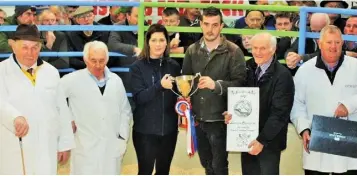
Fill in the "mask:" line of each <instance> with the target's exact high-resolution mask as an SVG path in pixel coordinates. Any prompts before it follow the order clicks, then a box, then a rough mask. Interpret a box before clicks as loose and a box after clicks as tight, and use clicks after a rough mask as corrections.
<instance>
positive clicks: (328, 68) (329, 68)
mask: <svg viewBox="0 0 357 176" xmlns="http://www.w3.org/2000/svg"><path fill="white" fill-rule="evenodd" d="M321 59H322V62H323V63H324V64H325V66H326V68H327V70H328V71H330V72H333V71H334V70H335V69H336V68H337V65H338V63H339V62H340V60H339V61H337V62H336V63H335V64H334V65H333V66H330V65H329V64H328V63H326V61H325V59H324V58H323V57H322V56H321Z"/></svg>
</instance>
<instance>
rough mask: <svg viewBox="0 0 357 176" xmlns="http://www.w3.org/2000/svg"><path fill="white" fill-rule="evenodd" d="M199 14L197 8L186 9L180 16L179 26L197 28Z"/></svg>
mask: <svg viewBox="0 0 357 176" xmlns="http://www.w3.org/2000/svg"><path fill="white" fill-rule="evenodd" d="M200 16H201V12H200V10H199V9H198V8H186V10H185V12H184V13H183V15H182V16H180V26H199V22H200Z"/></svg>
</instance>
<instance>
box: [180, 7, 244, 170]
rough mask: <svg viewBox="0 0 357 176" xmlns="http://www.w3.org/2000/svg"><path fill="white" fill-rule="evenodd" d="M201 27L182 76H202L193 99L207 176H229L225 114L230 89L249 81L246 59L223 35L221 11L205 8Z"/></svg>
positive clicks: (197, 130) (203, 164)
mask: <svg viewBox="0 0 357 176" xmlns="http://www.w3.org/2000/svg"><path fill="white" fill-rule="evenodd" d="M200 25H201V28H202V32H203V37H202V38H201V40H200V41H197V42H196V43H194V44H192V45H191V46H190V47H189V48H188V49H187V51H186V55H185V58H184V61H183V67H182V74H183V75H196V74H197V73H201V75H202V76H201V78H200V79H199V81H198V85H197V84H195V85H196V86H198V88H199V89H198V91H197V93H195V94H193V96H192V97H191V102H192V106H193V109H192V110H193V113H194V115H195V116H196V118H195V119H196V121H197V122H198V126H196V133H197V139H198V140H197V142H198V154H199V157H200V161H201V164H202V166H203V167H204V168H205V171H206V174H209V175H213V174H219V175H227V174H228V160H227V157H228V153H227V151H226V133H227V128H226V125H225V124H224V118H223V115H222V113H223V112H224V111H225V110H226V109H227V89H228V87H239V86H243V84H244V82H245V78H246V68H245V60H244V56H243V53H242V51H241V50H240V49H239V48H238V46H237V45H235V44H234V43H232V42H230V41H228V40H227V39H225V38H224V37H222V35H221V34H220V33H221V30H222V28H223V26H224V23H223V20H222V13H221V12H220V10H219V9H217V8H214V7H209V8H207V9H204V10H203V16H202V19H201V21H200Z"/></svg>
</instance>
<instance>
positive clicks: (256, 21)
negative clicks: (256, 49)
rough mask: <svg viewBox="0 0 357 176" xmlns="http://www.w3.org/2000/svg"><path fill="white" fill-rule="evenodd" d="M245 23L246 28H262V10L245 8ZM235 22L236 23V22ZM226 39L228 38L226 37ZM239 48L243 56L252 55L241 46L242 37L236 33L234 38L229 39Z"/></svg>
mask: <svg viewBox="0 0 357 176" xmlns="http://www.w3.org/2000/svg"><path fill="white" fill-rule="evenodd" d="M244 20H245V23H246V24H247V26H246V27H245V28H246V29H264V12H263V11H260V10H251V11H250V10H247V11H246V13H245V18H244ZM236 24H237V23H236ZM227 39H228V38H227ZM231 41H232V42H234V43H235V44H236V45H238V47H239V48H241V50H242V51H243V54H244V56H252V53H250V52H249V51H248V50H247V49H246V48H245V47H244V46H243V39H242V36H241V35H238V36H237V37H236V38H234V39H233V40H231Z"/></svg>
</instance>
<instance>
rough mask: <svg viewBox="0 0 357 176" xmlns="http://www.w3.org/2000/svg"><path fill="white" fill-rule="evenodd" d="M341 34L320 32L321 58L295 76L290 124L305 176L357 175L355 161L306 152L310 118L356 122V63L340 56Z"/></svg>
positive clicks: (332, 29) (329, 30)
mask: <svg viewBox="0 0 357 176" xmlns="http://www.w3.org/2000/svg"><path fill="white" fill-rule="evenodd" d="M342 45H343V40H342V34H341V31H340V30H339V29H338V28H337V27H336V26H332V25H328V26H326V27H324V28H323V29H322V31H321V36H320V40H319V47H320V49H321V54H319V55H318V56H317V57H314V58H312V59H311V60H309V61H307V62H306V63H305V64H303V65H302V66H301V67H300V69H299V70H298V71H297V73H296V75H295V86H296V87H295V99H294V105H293V109H292V112H291V121H292V122H293V123H294V125H295V127H296V129H297V131H298V133H299V134H300V135H301V136H302V138H303V146H304V151H303V168H304V169H305V174H307V175H312V174H313V175H316V174H317V175H323V174H330V173H332V174H335V173H336V174H337V173H339V174H348V175H349V174H353V175H357V159H354V158H349V157H343V156H337V155H331V154H326V153H320V152H314V151H309V148H308V143H309V140H310V129H311V124H312V117H313V115H322V116H327V117H337V118H340V117H348V120H351V121H357V87H356V85H357V60H356V58H352V57H349V56H346V55H344V54H343V53H342Z"/></svg>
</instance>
